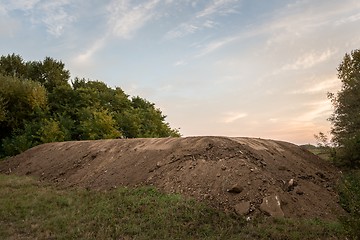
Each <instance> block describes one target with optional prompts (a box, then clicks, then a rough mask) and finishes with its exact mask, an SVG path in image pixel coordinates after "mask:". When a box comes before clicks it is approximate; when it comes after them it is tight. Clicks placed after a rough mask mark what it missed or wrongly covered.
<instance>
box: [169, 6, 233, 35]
mask: <svg viewBox="0 0 360 240" xmlns="http://www.w3.org/2000/svg"><path fill="white" fill-rule="evenodd" d="M239 2H240V1H239V0H214V1H211V2H210V3H209V4H208V5H206V6H205V8H204V9H202V10H200V11H198V12H197V13H195V15H194V16H193V17H192V18H190V20H188V21H186V22H182V23H180V24H178V25H177V26H176V27H175V28H173V29H171V30H169V31H168V32H167V33H166V34H165V36H164V39H165V40H171V39H176V38H181V37H185V36H187V35H190V34H194V33H196V32H198V31H200V30H203V29H206V28H207V29H208V28H214V27H215V26H217V25H218V22H216V21H215V20H214V18H215V17H216V16H219V15H228V14H232V13H237V9H238V7H239V5H238V3H239Z"/></svg>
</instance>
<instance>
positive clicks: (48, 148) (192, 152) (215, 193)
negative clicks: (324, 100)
mask: <svg viewBox="0 0 360 240" xmlns="http://www.w3.org/2000/svg"><path fill="white" fill-rule="evenodd" d="M0 172H3V173H4V172H6V173H9V172H12V173H15V174H19V175H34V176H37V177H40V178H41V179H43V180H47V181H52V182H54V183H56V184H58V185H60V186H64V187H70V186H81V187H86V188H93V189H111V188H116V187H117V186H124V185H125V186H139V185H154V186H156V187H157V188H159V189H161V190H163V191H165V192H169V193H181V194H183V195H185V196H191V197H194V198H196V199H199V200H204V201H206V202H208V203H210V204H212V205H213V206H216V207H221V208H223V209H225V210H227V211H236V212H237V213H238V214H242V215H247V216H250V217H251V216H255V215H257V214H267V215H271V216H285V217H309V218H313V217H319V218H326V219H332V218H336V217H337V216H339V214H342V213H343V210H342V209H341V207H340V206H339V204H338V198H337V195H336V193H335V191H334V187H335V185H336V181H337V179H338V178H339V175H340V173H339V172H338V170H337V169H335V168H334V167H332V166H331V165H329V164H327V163H326V162H324V161H323V160H321V159H319V158H318V157H317V156H315V155H313V154H311V153H310V152H308V151H306V150H304V149H302V148H300V147H298V146H296V145H294V144H290V143H286V142H280V141H273V140H263V139H254V138H227V137H188V138H162V139H116V140H98V141H79V142H61V143H48V144H43V145H40V146H37V147H34V148H32V149H29V150H28V151H26V152H24V153H22V154H20V155H18V156H15V157H12V158H10V159H7V160H6V161H3V162H1V163H0Z"/></svg>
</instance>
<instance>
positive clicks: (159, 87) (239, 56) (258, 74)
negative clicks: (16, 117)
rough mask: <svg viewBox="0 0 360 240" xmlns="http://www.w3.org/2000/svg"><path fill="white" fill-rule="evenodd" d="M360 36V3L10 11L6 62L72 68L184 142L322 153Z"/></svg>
mask: <svg viewBox="0 0 360 240" xmlns="http://www.w3.org/2000/svg"><path fill="white" fill-rule="evenodd" d="M359 26H360V1H358V0H342V1H340V0H316V1H314V0H299V1H287V0H267V1H266V0H262V1H260V0H198V1H191V0H182V1H176V0H147V1H144V0H134V1H130V0H103V1H95V0H8V1H7V0H0V50H1V55H7V54H11V53H16V54H19V55H21V56H22V57H23V58H24V60H26V61H27V60H43V59H44V58H45V57H46V56H50V57H53V58H55V59H58V60H62V61H63V62H64V63H65V64H66V68H67V69H69V70H70V72H71V73H72V77H76V76H78V77H84V78H89V79H91V80H100V81H103V82H105V83H107V84H108V85H109V86H111V87H114V86H119V87H121V88H122V89H123V90H124V91H125V92H126V93H128V94H129V95H131V96H136V95H139V96H141V97H144V98H146V99H148V100H149V101H151V102H154V103H155V104H156V106H157V107H159V108H160V109H161V110H162V111H163V113H164V114H165V115H167V116H168V117H167V121H168V122H169V123H170V124H171V126H172V127H174V128H180V132H181V133H182V134H183V135H184V136H195V135H222V136H251V137H261V138H272V139H279V140H285V141H290V142H294V143H298V144H302V143H313V142H314V137H313V134H314V133H317V132H319V131H323V132H325V133H327V132H329V130H330V124H329V122H328V121H327V120H326V119H327V118H328V117H329V116H330V114H331V112H332V107H331V103H330V101H329V100H328V99H327V97H326V94H327V92H336V91H338V90H339V89H340V83H339V80H338V79H337V75H336V68H337V66H338V65H339V63H340V62H341V60H342V58H343V56H344V54H345V53H346V52H350V51H351V50H354V49H357V48H359V46H360V30H359V29H360V28H359Z"/></svg>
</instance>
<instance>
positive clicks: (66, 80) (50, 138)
mask: <svg viewBox="0 0 360 240" xmlns="http://www.w3.org/2000/svg"><path fill="white" fill-rule="evenodd" d="M165 118H166V116H165V115H163V113H162V112H161V110H160V109H158V108H157V107H156V106H155V104H154V103H151V102H149V101H147V100H146V99H144V98H141V97H139V96H136V97H130V96H129V95H127V94H126V93H125V92H124V91H123V90H122V89H121V88H120V87H116V88H111V87H109V86H107V85H106V84H105V83H104V82H101V81H92V80H86V79H80V78H75V79H72V80H70V72H69V70H67V69H65V64H64V63H63V62H61V61H58V60H55V59H53V58H50V57H46V58H45V59H44V60H43V61H24V60H23V58H22V57H21V56H20V55H15V54H11V55H6V56H1V58H0V142H1V146H0V157H4V156H10V155H15V154H18V153H20V152H22V151H24V150H26V149H28V148H31V147H33V146H36V145H38V144H42V143H47V142H56V141H70V140H95V139H109V138H140V137H144V138H147V137H178V136H180V133H179V131H178V130H177V129H172V128H171V127H170V125H169V123H167V122H166V121H165Z"/></svg>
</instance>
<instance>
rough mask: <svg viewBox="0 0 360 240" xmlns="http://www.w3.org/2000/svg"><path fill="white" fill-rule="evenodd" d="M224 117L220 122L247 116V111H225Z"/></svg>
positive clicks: (228, 121) (233, 120)
mask: <svg viewBox="0 0 360 240" xmlns="http://www.w3.org/2000/svg"><path fill="white" fill-rule="evenodd" d="M225 115H226V116H225V117H224V118H223V119H222V120H221V122H223V123H232V122H235V121H236V120H239V119H241V118H244V117H247V116H248V114H247V113H241V112H240V113H239V112H228V113H225Z"/></svg>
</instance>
